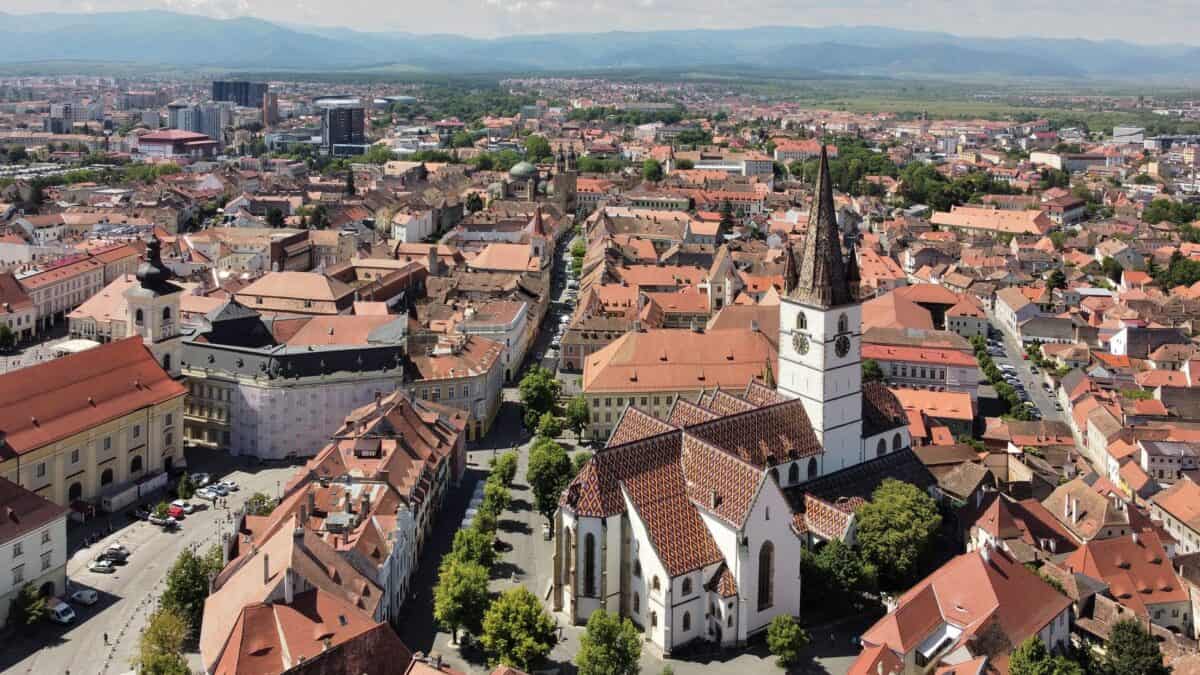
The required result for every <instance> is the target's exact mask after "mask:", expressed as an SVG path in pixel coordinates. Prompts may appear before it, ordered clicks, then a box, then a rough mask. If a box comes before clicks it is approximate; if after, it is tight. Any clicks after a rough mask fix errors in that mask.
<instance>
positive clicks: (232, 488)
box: [217, 478, 241, 492]
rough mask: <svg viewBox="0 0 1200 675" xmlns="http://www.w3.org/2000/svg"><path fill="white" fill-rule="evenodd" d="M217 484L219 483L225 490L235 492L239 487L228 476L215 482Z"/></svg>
mask: <svg viewBox="0 0 1200 675" xmlns="http://www.w3.org/2000/svg"><path fill="white" fill-rule="evenodd" d="M217 485H220V486H221V487H223V488H225V489H226V490H229V491H230V492H237V491H238V490H240V489H241V488H239V487H238V484H237V483H235V482H233V481H232V480H230V479H228V478H226V479H225V480H223V481H221V482H219V483H217Z"/></svg>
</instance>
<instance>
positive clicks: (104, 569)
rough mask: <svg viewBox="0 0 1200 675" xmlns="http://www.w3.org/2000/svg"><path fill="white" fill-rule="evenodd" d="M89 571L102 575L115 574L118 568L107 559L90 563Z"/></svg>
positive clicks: (97, 559) (98, 559) (99, 559)
mask: <svg viewBox="0 0 1200 675" xmlns="http://www.w3.org/2000/svg"><path fill="white" fill-rule="evenodd" d="M88 569H89V570H91V571H93V572H99V573H100V574H112V573H113V572H115V571H117V568H116V567H114V566H113V563H112V561H111V560H107V559H105V558H96V559H95V560H93V561H92V562H90V563H88Z"/></svg>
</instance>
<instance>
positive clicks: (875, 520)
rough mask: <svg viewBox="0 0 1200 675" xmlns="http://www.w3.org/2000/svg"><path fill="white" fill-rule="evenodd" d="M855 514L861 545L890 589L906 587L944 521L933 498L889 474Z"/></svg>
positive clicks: (881, 580) (868, 560) (867, 557)
mask: <svg viewBox="0 0 1200 675" xmlns="http://www.w3.org/2000/svg"><path fill="white" fill-rule="evenodd" d="M855 516H856V518H857V519H858V545H859V548H860V549H861V550H862V553H863V557H864V558H865V559H866V561H867V562H869V563H871V564H872V565H873V566H874V567H875V569H876V570H877V571H878V573H879V580H880V584H881V585H882V586H883V587H884V588H886V589H889V590H894V589H899V588H906V587H907V586H908V584H909V582H911V581H913V580H914V579H913V577H914V576H915V575H916V574H917V573H918V572H919V571H920V569H921V567H920V564H921V562H922V561H923V560H925V559H926V558H927V557H928V555H929V554H930V553H931V552H932V549H933V543H934V537H935V536H936V535H937V531H938V528H939V527H940V526H941V524H942V516H941V514H939V513H938V509H937V504H936V503H935V502H934V501H933V498H932V497H930V496H929V495H927V494H925V493H924V492H923V491H922V490H921V489H920V488H918V487H917V486H915V485H913V484H911V483H904V482H901V481H898V480H895V479H891V478H889V479H886V480H884V481H883V483H882V484H881V485H880V486H879V487H878V488H876V489H875V492H874V493H873V494H872V495H871V501H869V502H867V503H866V504H863V505H862V506H860V507H859V508H858V511H857V512H856V513H855Z"/></svg>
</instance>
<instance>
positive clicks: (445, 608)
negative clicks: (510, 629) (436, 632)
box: [433, 558, 488, 644]
mask: <svg viewBox="0 0 1200 675" xmlns="http://www.w3.org/2000/svg"><path fill="white" fill-rule="evenodd" d="M487 583H488V572H487V569H486V568H485V567H484V566H483V565H480V564H479V563H473V562H462V561H459V560H456V559H453V558H448V559H446V560H444V561H443V562H442V566H441V568H439V569H438V582H437V585H436V586H434V588H433V617H434V618H435V619H437V621H438V623H440V624H442V625H443V626H445V627H446V628H447V629H449V630H450V640H451V641H452V642H454V643H455V644H458V629H459V628H466V629H467V630H468V631H470V632H472V633H478V632H479V626H480V622H481V621H482V620H483V613H484V612H485V611H486V610H487V607H488V590H487Z"/></svg>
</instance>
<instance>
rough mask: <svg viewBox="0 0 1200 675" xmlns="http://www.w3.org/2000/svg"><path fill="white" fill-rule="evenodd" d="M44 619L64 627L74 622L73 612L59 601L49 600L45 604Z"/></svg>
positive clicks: (68, 606) (56, 599) (55, 599)
mask: <svg viewBox="0 0 1200 675" xmlns="http://www.w3.org/2000/svg"><path fill="white" fill-rule="evenodd" d="M46 618H47V619H50V620H51V621H53V622H54V623H61V624H64V625H66V624H68V623H71V622H72V621H74V620H75V610H73V609H71V606H70V605H68V604H67V603H65V602H63V601H62V600H61V599H59V598H51V599H50V600H48V601H47V602H46Z"/></svg>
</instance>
